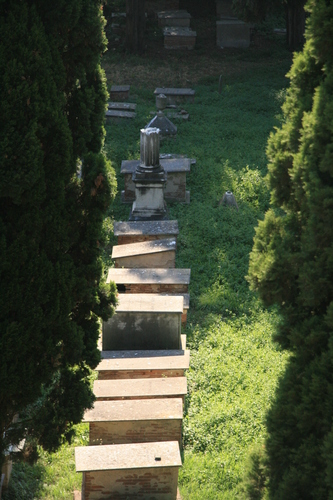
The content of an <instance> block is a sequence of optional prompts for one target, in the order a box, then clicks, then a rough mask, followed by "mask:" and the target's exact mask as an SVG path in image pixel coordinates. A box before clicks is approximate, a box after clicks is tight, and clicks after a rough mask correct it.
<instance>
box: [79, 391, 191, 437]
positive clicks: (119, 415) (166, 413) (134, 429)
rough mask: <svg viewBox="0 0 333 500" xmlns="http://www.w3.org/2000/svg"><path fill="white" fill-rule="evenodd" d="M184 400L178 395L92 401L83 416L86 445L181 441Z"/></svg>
mask: <svg viewBox="0 0 333 500" xmlns="http://www.w3.org/2000/svg"><path fill="white" fill-rule="evenodd" d="M182 418H183V402H182V400H181V399H180V398H175V399H172V398H166V399H159V400H158V404H156V401H155V400H154V399H140V400H135V399H132V400H125V401H95V404H94V407H93V408H92V409H91V410H88V411H87V412H86V413H85V415H84V419H83V421H84V422H88V423H89V444H90V445H91V446H92V445H105V444H126V443H150V442H159V441H178V442H179V446H181V440H182Z"/></svg>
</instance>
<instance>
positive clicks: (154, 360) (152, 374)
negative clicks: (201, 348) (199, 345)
mask: <svg viewBox="0 0 333 500" xmlns="http://www.w3.org/2000/svg"><path fill="white" fill-rule="evenodd" d="M101 356H102V360H101V362H100V363H99V365H98V366H97V368H96V370H97V373H98V380H117V379H126V378H127V379H137V378H139V379H140V378H160V377H183V376H184V373H185V370H188V368H189V364H190V351H188V350H186V349H185V347H184V348H183V349H179V350H176V349H172V350H169V351H168V350H156V351H152V350H146V351H144V350H140V351H139V350H138V351H102V352H101Z"/></svg>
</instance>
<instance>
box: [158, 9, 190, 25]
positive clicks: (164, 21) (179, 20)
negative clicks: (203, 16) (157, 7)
mask: <svg viewBox="0 0 333 500" xmlns="http://www.w3.org/2000/svg"><path fill="white" fill-rule="evenodd" d="M157 18H158V25H159V26H162V27H163V26H182V27H187V28H189V27H190V22H191V14H189V13H188V12H187V11H186V10H167V11H161V12H158V13H157Z"/></svg>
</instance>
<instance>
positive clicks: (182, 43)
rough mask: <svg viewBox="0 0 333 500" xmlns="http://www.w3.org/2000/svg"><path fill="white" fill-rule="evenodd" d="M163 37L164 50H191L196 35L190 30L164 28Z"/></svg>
mask: <svg viewBox="0 0 333 500" xmlns="http://www.w3.org/2000/svg"><path fill="white" fill-rule="evenodd" d="M163 35H164V48H165V49H173V50H175V49H182V50H184V49H187V50H192V49H194V47H195V41H196V38H197V33H196V31H193V30H191V29H190V28H181V27H177V26H166V27H165V28H164V30H163Z"/></svg>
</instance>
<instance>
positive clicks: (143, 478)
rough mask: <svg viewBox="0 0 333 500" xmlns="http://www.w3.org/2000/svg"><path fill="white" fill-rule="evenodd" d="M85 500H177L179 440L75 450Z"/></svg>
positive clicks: (87, 447) (78, 448) (179, 461)
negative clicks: (102, 499)
mask: <svg viewBox="0 0 333 500" xmlns="http://www.w3.org/2000/svg"><path fill="white" fill-rule="evenodd" d="M75 464H76V470H77V472H82V473H83V477H82V500H101V498H105V499H107V498H109V499H111V498H112V499H114V500H138V499H139V498H142V499H147V500H148V499H155V500H175V499H176V497H177V483H178V470H179V467H181V457H180V450H179V444H178V442H177V441H167V442H161V443H140V444H137V443H134V444H118V445H103V446H83V447H77V448H75Z"/></svg>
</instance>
